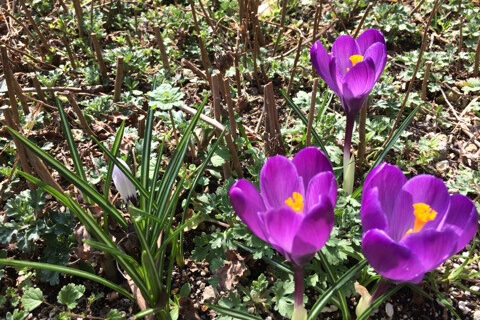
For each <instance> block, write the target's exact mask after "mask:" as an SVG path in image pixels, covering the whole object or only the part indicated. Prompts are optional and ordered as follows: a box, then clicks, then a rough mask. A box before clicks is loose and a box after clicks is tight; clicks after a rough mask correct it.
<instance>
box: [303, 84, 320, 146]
mask: <svg viewBox="0 0 480 320" xmlns="http://www.w3.org/2000/svg"><path fill="white" fill-rule="evenodd" d="M317 87H318V78H315V79H313V87H312V100H311V101H310V109H309V111H308V123H307V138H306V139H305V146H309V145H310V139H311V137H312V127H313V118H315V101H316V98H317Z"/></svg>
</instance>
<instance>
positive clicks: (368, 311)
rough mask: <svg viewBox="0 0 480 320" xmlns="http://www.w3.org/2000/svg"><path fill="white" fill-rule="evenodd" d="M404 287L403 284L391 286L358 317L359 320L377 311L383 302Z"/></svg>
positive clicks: (363, 319)
mask: <svg viewBox="0 0 480 320" xmlns="http://www.w3.org/2000/svg"><path fill="white" fill-rule="evenodd" d="M402 288H403V284H399V285H396V286H394V287H392V288H390V289H389V290H388V291H387V292H385V293H384V294H382V295H381V296H380V297H378V298H377V299H376V300H375V301H374V302H373V303H372V304H371V305H370V306H369V307H368V308H367V309H366V310H365V311H364V312H363V313H362V314H361V315H360V316H359V317H358V318H357V320H365V319H367V318H368V316H369V315H370V314H371V313H372V312H373V311H375V309H377V308H378V306H380V305H381V304H382V303H384V302H385V301H386V300H387V299H388V298H389V297H391V296H392V295H394V294H395V293H396V292H397V291H398V290H400V289H402Z"/></svg>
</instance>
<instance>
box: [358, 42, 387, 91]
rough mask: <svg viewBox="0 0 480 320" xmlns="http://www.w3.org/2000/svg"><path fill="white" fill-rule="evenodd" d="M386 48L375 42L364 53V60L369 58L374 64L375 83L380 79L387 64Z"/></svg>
mask: <svg viewBox="0 0 480 320" xmlns="http://www.w3.org/2000/svg"><path fill="white" fill-rule="evenodd" d="M386 50H387V48H386V46H385V44H383V43H381V42H377V43H375V44H373V45H372V46H370V47H369V48H368V49H367V51H366V52H365V55H364V57H363V58H364V59H367V58H371V59H372V61H373V63H374V64H375V82H376V81H377V80H378V78H380V75H381V74H382V72H383V69H384V68H385V64H386V63H387V51H386Z"/></svg>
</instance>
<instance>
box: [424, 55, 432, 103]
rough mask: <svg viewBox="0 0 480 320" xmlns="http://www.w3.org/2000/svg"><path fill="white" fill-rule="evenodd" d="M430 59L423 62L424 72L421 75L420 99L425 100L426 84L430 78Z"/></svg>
mask: <svg viewBox="0 0 480 320" xmlns="http://www.w3.org/2000/svg"><path fill="white" fill-rule="evenodd" d="M432 64H433V62H432V61H427V62H425V74H424V76H423V82H422V100H423V101H426V100H427V85H428V79H429V78H430V70H431V68H432Z"/></svg>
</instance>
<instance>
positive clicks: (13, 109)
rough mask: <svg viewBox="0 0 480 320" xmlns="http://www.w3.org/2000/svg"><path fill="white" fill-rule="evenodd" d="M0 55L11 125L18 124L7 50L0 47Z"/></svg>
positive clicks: (18, 119) (18, 118) (18, 117)
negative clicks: (10, 113) (11, 119)
mask: <svg viewBox="0 0 480 320" xmlns="http://www.w3.org/2000/svg"><path fill="white" fill-rule="evenodd" d="M0 54H1V58H2V65H3V72H4V74H5V81H6V82H7V94H8V99H9V100H10V110H11V112H12V118H13V123H15V124H20V116H19V113H18V105H17V98H16V97H15V87H14V84H13V74H12V70H11V69H10V62H9V60H8V54H7V49H6V48H5V46H1V47H0Z"/></svg>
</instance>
